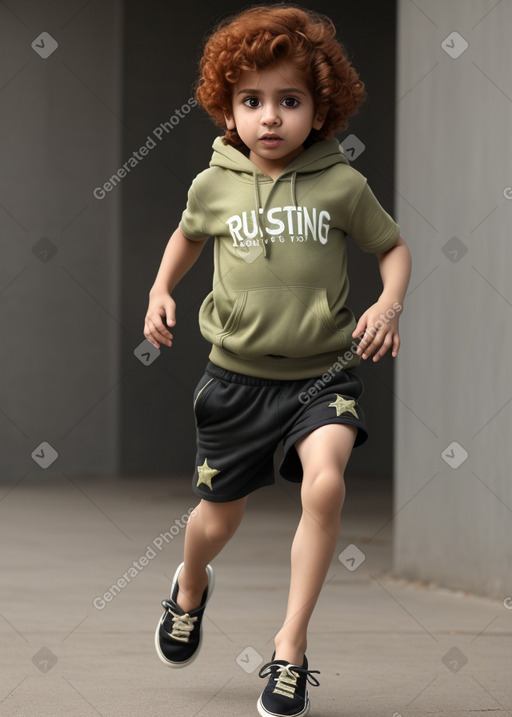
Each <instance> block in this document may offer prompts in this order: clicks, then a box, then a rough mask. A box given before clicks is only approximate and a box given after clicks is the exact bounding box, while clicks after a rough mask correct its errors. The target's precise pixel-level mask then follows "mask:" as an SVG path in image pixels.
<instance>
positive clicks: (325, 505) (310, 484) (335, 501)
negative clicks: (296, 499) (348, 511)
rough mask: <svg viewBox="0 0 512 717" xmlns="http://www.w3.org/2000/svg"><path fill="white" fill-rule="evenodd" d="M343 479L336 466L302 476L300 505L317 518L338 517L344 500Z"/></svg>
mask: <svg viewBox="0 0 512 717" xmlns="http://www.w3.org/2000/svg"><path fill="white" fill-rule="evenodd" d="M345 494H346V488H345V480H344V476H343V473H342V472H340V471H339V470H337V469H336V468H324V469H322V470H321V471H319V472H318V473H316V474H314V475H310V476H304V481H303V488H302V506H303V508H304V510H307V511H308V512H310V513H312V514H313V515H315V516H317V517H318V518H319V519H322V518H323V519H325V518H329V517H333V518H336V517H339V515H340V513H341V509H342V508H343V503H344V501H345Z"/></svg>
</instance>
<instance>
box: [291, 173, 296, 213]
mask: <svg viewBox="0 0 512 717" xmlns="http://www.w3.org/2000/svg"><path fill="white" fill-rule="evenodd" d="M290 192H291V195H292V202H293V206H294V207H297V172H293V174H292V178H291V187H290Z"/></svg>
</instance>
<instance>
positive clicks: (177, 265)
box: [144, 228, 207, 349]
mask: <svg viewBox="0 0 512 717" xmlns="http://www.w3.org/2000/svg"><path fill="white" fill-rule="evenodd" d="M206 239H207V237H205V238H204V240H199V241H191V240H190V239H187V237H186V236H185V235H184V234H183V233H182V231H181V230H180V229H179V228H178V229H176V231H175V232H174V233H173V235H172V236H171V238H170V239H169V241H168V243H167V246H166V248H165V251H164V255H163V257H162V261H161V263H160V268H159V269H158V273H157V275H156V279H155V283H154V284H153V286H152V287H151V290H150V292H149V305H148V310H147V313H146V318H145V321H144V336H145V337H146V338H147V340H148V341H149V342H150V343H152V344H153V346H156V348H157V349H158V348H160V344H164V345H165V346H172V341H173V335H172V334H171V332H170V331H169V330H168V328H167V327H166V326H165V324H164V321H163V319H165V322H166V324H167V326H168V327H172V326H174V325H175V324H176V304H175V302H174V299H173V298H172V297H171V293H172V292H173V291H174V289H175V287H176V286H177V285H178V283H179V282H180V281H181V279H183V277H184V276H185V274H186V273H187V272H188V271H189V269H191V268H192V266H193V265H194V264H195V262H196V261H197V259H198V258H199V255H200V253H201V251H202V250H203V247H204V245H205V242H206Z"/></svg>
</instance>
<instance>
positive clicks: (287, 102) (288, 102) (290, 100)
mask: <svg viewBox="0 0 512 717" xmlns="http://www.w3.org/2000/svg"><path fill="white" fill-rule="evenodd" d="M299 104H300V102H299V100H297V99H296V98H295V97H285V98H284V100H283V105H284V106H285V107H289V108H291V109H293V108H294V107H298V106H299Z"/></svg>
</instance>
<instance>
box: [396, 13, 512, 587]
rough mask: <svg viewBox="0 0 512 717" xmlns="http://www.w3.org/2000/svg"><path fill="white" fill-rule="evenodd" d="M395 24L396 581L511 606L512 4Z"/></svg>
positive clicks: (405, 16)
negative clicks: (401, 291)
mask: <svg viewBox="0 0 512 717" xmlns="http://www.w3.org/2000/svg"><path fill="white" fill-rule="evenodd" d="M399 22H400V25H399V53H398V66H399V75H398V98H399V101H398V105H397V121H398V135H397V136H398V143H397V147H398V154H397V157H398V161H397V171H398V176H397V214H398V220H399V221H400V223H401V225H402V229H403V233H404V236H405V237H406V239H407V240H408V242H409V243H410V246H411V249H412V253H413V260H414V270H413V277H412V281H411V288H410V291H409V294H408V297H407V302H406V313H405V314H404V316H403V319H402V333H403V342H404V343H403V349H402V353H401V356H400V357H399V359H398V364H397V381H396V396H397V399H396V427H397V433H396V435H397V439H396V481H395V513H396V515H395V520H394V525H395V555H394V563H395V571H396V572H398V573H400V574H401V575H404V576H407V577H410V578H416V579H421V580H426V581H434V582H437V583H439V584H442V585H445V586H449V587H454V588H462V589H465V590H473V591H476V592H479V593H484V594H487V595H491V596H495V597H505V596H506V595H510V592H511V591H512V542H511V540H510V536H511V535H512V481H511V479H510V464H511V459H512V443H511V441H510V426H511V417H512V413H511V411H512V400H511V399H512V382H511V380H510V369H509V361H508V356H509V352H508V349H509V348H510V347H511V342H510V338H509V337H510V335H511V327H512V289H511V286H512V284H511V281H510V266H511V265H512V245H511V241H510V236H511V230H512V189H511V186H512V134H511V131H510V128H511V126H512V123H511V121H512V75H511V73H510V67H511V66H512V49H511V45H510V41H509V39H510V38H509V34H510V28H511V27H512V5H511V3H509V2H502V3H495V2H494V0H478V1H477V0H473V1H472V2H468V1H467V0H450V2H442V1H441V0H436V1H433V0H428V2H427V1H426V0H418V1H417V2H415V3H412V2H408V0H402V1H401V2H400V3H399ZM454 32H457V33H458V35H453V34H452V33H454ZM466 43H467V47H466Z"/></svg>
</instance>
